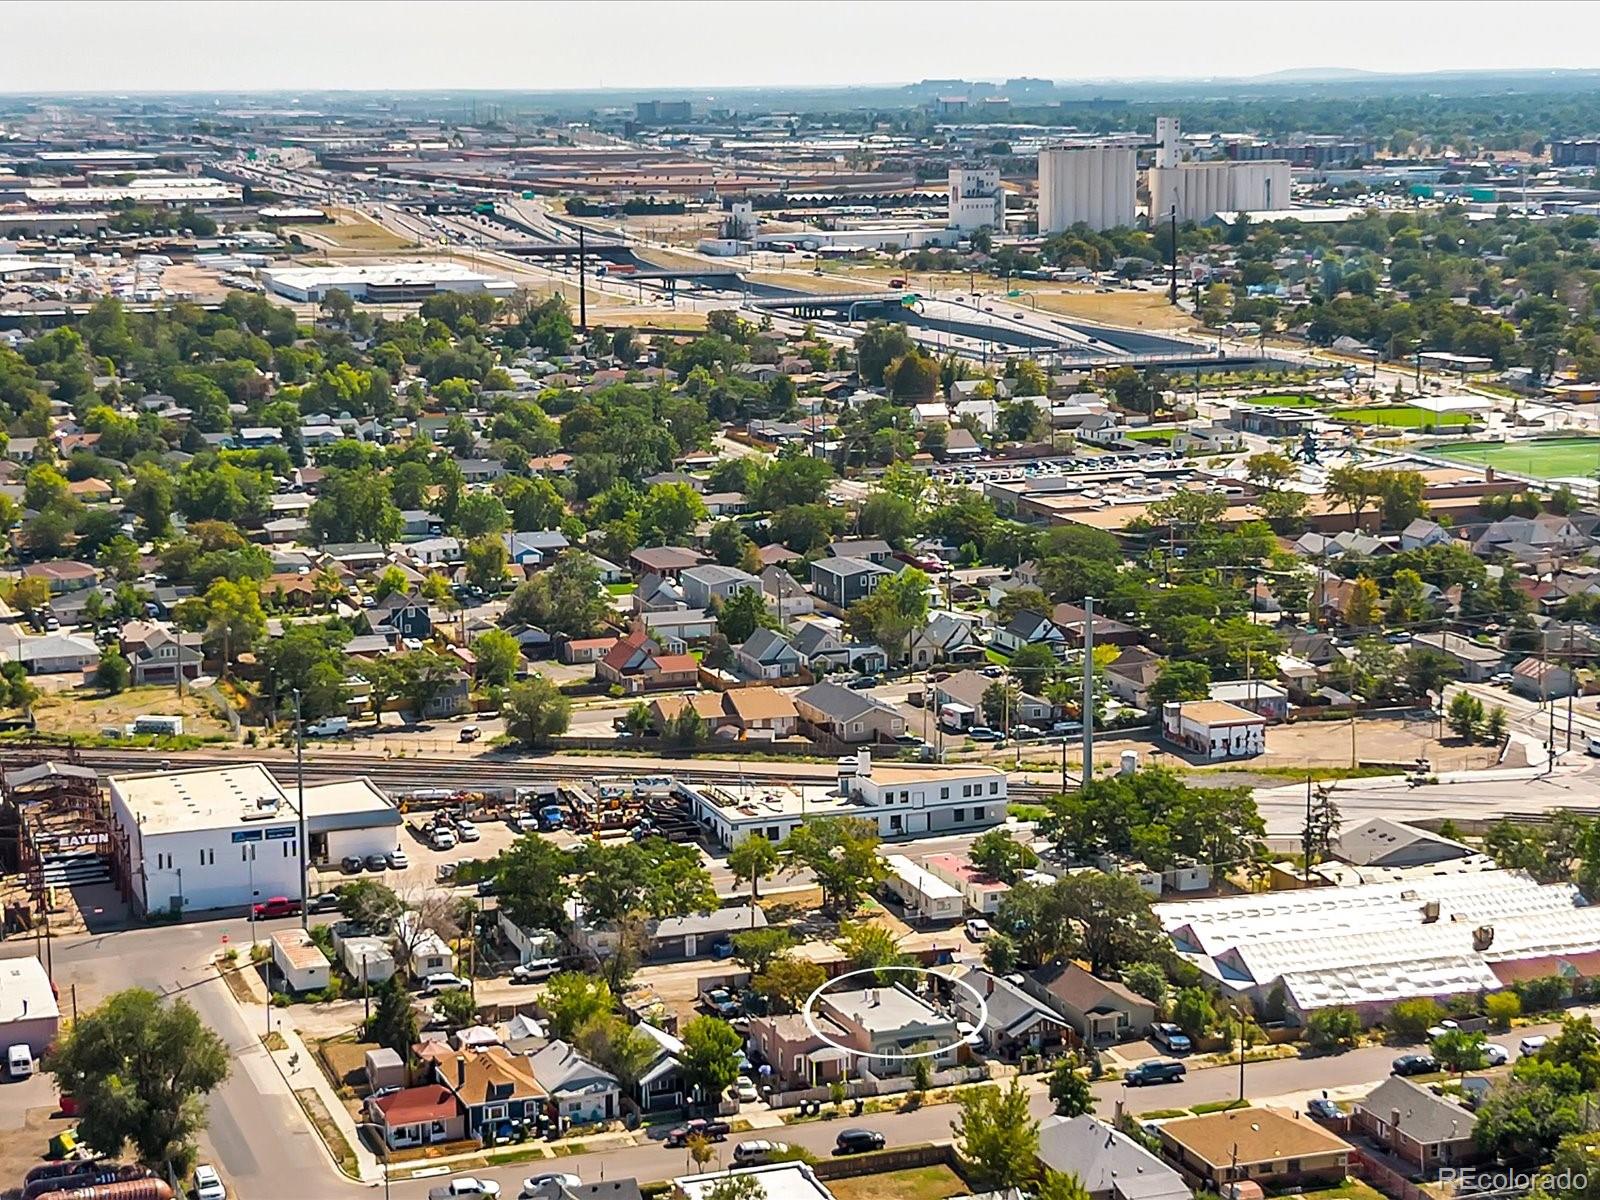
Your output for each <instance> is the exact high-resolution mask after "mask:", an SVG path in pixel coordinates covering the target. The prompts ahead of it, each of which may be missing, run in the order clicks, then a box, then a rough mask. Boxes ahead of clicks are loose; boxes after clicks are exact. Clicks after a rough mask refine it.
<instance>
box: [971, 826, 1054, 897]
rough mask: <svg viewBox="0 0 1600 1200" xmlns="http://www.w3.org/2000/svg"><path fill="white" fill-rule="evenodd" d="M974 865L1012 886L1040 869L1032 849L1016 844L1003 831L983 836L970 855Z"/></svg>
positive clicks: (992, 830) (997, 830) (977, 841)
mask: <svg viewBox="0 0 1600 1200" xmlns="http://www.w3.org/2000/svg"><path fill="white" fill-rule="evenodd" d="M967 857H968V859H969V860H970V861H971V862H972V865H973V866H975V867H977V868H978V869H979V870H980V871H982V872H984V874H986V875H990V876H993V877H994V878H995V879H998V880H999V881H1000V882H1001V883H1006V884H1011V883H1015V882H1016V881H1017V880H1018V879H1020V878H1022V875H1023V873H1024V872H1027V871H1031V870H1033V868H1035V867H1037V866H1038V865H1039V856H1038V855H1037V854H1035V853H1034V852H1033V849H1032V847H1030V846H1025V845H1023V844H1022V843H1021V842H1019V841H1017V840H1016V839H1015V838H1014V837H1012V836H1011V835H1010V834H1009V833H1007V832H1006V831H1005V830H1004V829H991V830H989V831H988V832H986V833H983V834H980V835H979V836H978V837H977V839H976V840H975V841H974V842H973V843H972V847H971V849H969V850H968V851H967Z"/></svg>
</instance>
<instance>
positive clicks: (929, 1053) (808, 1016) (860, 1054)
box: [800, 967, 989, 1062]
mask: <svg viewBox="0 0 1600 1200" xmlns="http://www.w3.org/2000/svg"><path fill="white" fill-rule="evenodd" d="M891 971H905V972H908V973H910V974H914V975H931V976H932V977H933V978H935V979H938V980H940V981H942V982H944V983H948V984H952V985H953V986H955V987H958V988H964V989H966V991H967V993H968V994H969V995H970V996H971V997H972V998H973V999H974V1000H976V1001H977V1002H978V1019H977V1022H976V1023H975V1024H974V1027H973V1032H972V1033H970V1034H967V1035H966V1036H964V1037H961V1038H959V1039H958V1040H956V1041H954V1042H951V1043H950V1044H949V1045H945V1046H935V1047H934V1048H933V1049H932V1050H918V1051H917V1052H915V1053H912V1054H906V1053H902V1054H878V1053H875V1052H873V1051H870V1050H861V1049H858V1048H857V1047H855V1046H847V1045H845V1044H844V1043H843V1042H839V1041H835V1040H834V1039H833V1038H832V1037H829V1036H828V1035H827V1034H826V1033H824V1032H823V1031H822V1030H821V1029H820V1028H818V1026H817V1019H816V1011H815V1010H816V1003H817V1000H818V998H819V997H821V995H822V993H823V992H825V991H827V990H828V989H829V988H831V987H833V985H834V984H836V983H841V982H843V981H844V980H846V979H853V978H854V977H855V976H857V975H870V976H872V977H873V979H874V981H876V979H877V977H878V976H879V975H880V974H888V973H889V972H891ZM880 986H882V985H880ZM800 1015H801V1016H802V1017H804V1018H805V1022H806V1028H807V1029H809V1030H811V1032H812V1033H813V1034H815V1035H816V1036H817V1038H818V1039H819V1040H821V1042H822V1043H823V1044H824V1045H826V1046H829V1047H831V1048H832V1049H834V1050H838V1051H839V1052H841V1053H843V1054H851V1055H854V1056H856V1057H857V1058H877V1059H882V1060H884V1061H885V1062H890V1061H899V1060H901V1059H908V1058H937V1057H939V1055H941V1054H944V1053H945V1052H946V1051H948V1050H953V1049H956V1048H957V1047H959V1046H961V1045H964V1044H965V1045H972V1044H975V1043H976V1041H977V1038H978V1032H977V1031H978V1030H979V1029H982V1028H983V1027H984V1026H985V1025H986V1024H988V1021H989V1002H988V1001H987V1000H985V999H984V997H983V995H982V993H980V992H979V991H978V989H977V988H975V987H973V986H972V985H971V984H970V983H968V982H967V981H966V980H964V979H956V978H953V977H952V976H949V975H942V974H940V973H939V972H938V971H935V970H934V969H933V968H932V967H861V968H859V969H858V970H854V971H846V972H845V973H844V974H843V975H836V976H834V977H833V978H832V979H829V980H827V981H826V982H825V983H823V984H822V986H820V987H818V988H817V989H816V990H815V991H813V992H812V993H811V995H809V996H807V997H806V1002H805V1004H804V1006H802V1007H801V1009H800ZM958 1028H959V1026H958Z"/></svg>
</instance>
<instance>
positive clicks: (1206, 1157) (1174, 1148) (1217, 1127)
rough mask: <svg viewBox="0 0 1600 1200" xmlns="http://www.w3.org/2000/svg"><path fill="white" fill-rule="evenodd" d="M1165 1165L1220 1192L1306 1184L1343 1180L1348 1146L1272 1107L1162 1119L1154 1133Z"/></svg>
mask: <svg viewBox="0 0 1600 1200" xmlns="http://www.w3.org/2000/svg"><path fill="white" fill-rule="evenodd" d="M1156 1132H1157V1134H1158V1135H1159V1136H1160V1138H1161V1152H1162V1154H1164V1155H1165V1156H1166V1158H1167V1159H1168V1161H1170V1162H1173V1163H1175V1164H1177V1165H1178V1166H1179V1167H1180V1168H1182V1169H1183V1170H1185V1171H1187V1172H1189V1173H1190V1174H1192V1175H1198V1176H1199V1177H1200V1178H1201V1179H1202V1180H1204V1181H1205V1183H1206V1184H1208V1185H1209V1186H1211V1187H1213V1188H1216V1189H1218V1190H1219V1191H1220V1190H1221V1189H1222V1188H1223V1187H1225V1186H1226V1185H1227V1184H1229V1183H1233V1182H1238V1181H1242V1180H1251V1181H1254V1182H1257V1183H1259V1184H1261V1185H1262V1186H1263V1187H1264V1188H1265V1187H1271V1188H1273V1189H1279V1188H1283V1187H1288V1186H1290V1185H1292V1184H1296V1183H1300V1182H1301V1181H1304V1180H1319V1179H1326V1180H1329V1181H1336V1180H1341V1179H1343V1178H1344V1177H1345V1175H1346V1174H1347V1173H1348V1169H1349V1165H1350V1152H1351V1146H1350V1143H1348V1142H1346V1141H1345V1140H1344V1139H1343V1138H1340V1137H1338V1136H1337V1135H1335V1134H1333V1133H1331V1132H1329V1131H1328V1130H1327V1129H1324V1128H1323V1127H1322V1126H1321V1125H1318V1124H1317V1123H1316V1122H1315V1121H1307V1120H1304V1119H1302V1118H1300V1114H1299V1113H1295V1114H1294V1115H1293V1116H1291V1115H1290V1114H1288V1113H1285V1112H1280V1111H1279V1110H1278V1109H1275V1108H1235V1109H1230V1110H1228V1111H1226V1112H1216V1113H1208V1114H1206V1115H1205V1116H1202V1117H1180V1118H1178V1119H1176V1120H1172V1121H1163V1122H1162V1123H1161V1124H1160V1125H1159V1126H1157V1129H1156Z"/></svg>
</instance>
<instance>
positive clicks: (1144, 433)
mask: <svg viewBox="0 0 1600 1200" xmlns="http://www.w3.org/2000/svg"><path fill="white" fill-rule="evenodd" d="M1176 432H1177V431H1176V430H1173V429H1135V430H1132V431H1131V432H1129V433H1125V434H1123V435H1122V436H1123V437H1125V438H1127V439H1128V440H1129V441H1130V442H1160V443H1162V444H1163V445H1170V444H1171V442H1172V438H1173V435H1174V434H1175V433H1176Z"/></svg>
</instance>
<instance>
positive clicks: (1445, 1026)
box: [1428, 1020, 1461, 1042]
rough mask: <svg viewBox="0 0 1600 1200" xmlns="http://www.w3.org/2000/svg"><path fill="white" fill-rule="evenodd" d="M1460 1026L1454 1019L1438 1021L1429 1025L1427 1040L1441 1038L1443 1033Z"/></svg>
mask: <svg viewBox="0 0 1600 1200" xmlns="http://www.w3.org/2000/svg"><path fill="white" fill-rule="evenodd" d="M1460 1028H1461V1026H1460V1025H1459V1024H1458V1023H1457V1022H1455V1021H1449V1020H1446V1021H1440V1022H1439V1023H1438V1024H1437V1025H1431V1026H1429V1027H1428V1040H1429V1041H1430V1042H1431V1041H1433V1040H1434V1039H1435V1038H1441V1037H1443V1036H1444V1035H1445V1034H1447V1033H1450V1032H1452V1031H1454V1030H1457V1029H1460Z"/></svg>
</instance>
